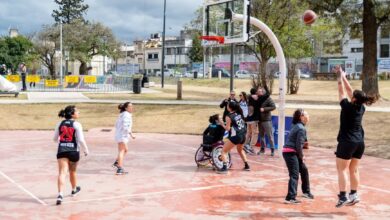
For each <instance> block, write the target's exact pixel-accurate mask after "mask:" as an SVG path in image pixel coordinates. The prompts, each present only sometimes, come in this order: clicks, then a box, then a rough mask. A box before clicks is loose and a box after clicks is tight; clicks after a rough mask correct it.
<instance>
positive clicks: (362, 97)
mask: <svg viewBox="0 0 390 220" xmlns="http://www.w3.org/2000/svg"><path fill="white" fill-rule="evenodd" d="M353 97H354V98H355V102H354V103H355V104H357V105H363V104H365V105H372V104H373V103H375V102H376V99H375V97H371V96H368V95H367V94H366V93H365V92H363V91H361V90H355V91H353Z"/></svg>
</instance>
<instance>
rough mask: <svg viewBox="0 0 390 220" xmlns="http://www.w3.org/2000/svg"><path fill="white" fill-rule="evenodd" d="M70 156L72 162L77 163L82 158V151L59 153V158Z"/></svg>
mask: <svg viewBox="0 0 390 220" xmlns="http://www.w3.org/2000/svg"><path fill="white" fill-rule="evenodd" d="M60 158H68V159H69V161H70V162H73V163H76V162H78V161H79V160H80V152H77V151H70V152H62V153H58V154H57V159H60Z"/></svg>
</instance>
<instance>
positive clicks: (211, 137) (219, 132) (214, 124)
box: [203, 114, 225, 145]
mask: <svg viewBox="0 0 390 220" xmlns="http://www.w3.org/2000/svg"><path fill="white" fill-rule="evenodd" d="M219 119H220V116H219V114H215V115H212V116H210V118H209V122H210V124H209V126H208V127H207V128H206V129H205V130H204V132H203V144H204V145H213V144H215V143H218V142H221V141H222V139H223V135H224V133H225V129H224V128H223V127H222V126H221V125H220V124H219Z"/></svg>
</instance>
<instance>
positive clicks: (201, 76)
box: [183, 71, 203, 78]
mask: <svg viewBox="0 0 390 220" xmlns="http://www.w3.org/2000/svg"><path fill="white" fill-rule="evenodd" d="M195 72H197V77H198V78H203V71H202V72H199V71H191V72H185V73H183V77H187V78H194V76H195V74H194V73H195Z"/></svg>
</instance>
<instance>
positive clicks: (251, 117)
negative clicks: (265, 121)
mask: <svg viewBox="0 0 390 220" xmlns="http://www.w3.org/2000/svg"><path fill="white" fill-rule="evenodd" d="M258 109H259V105H258V102H257V100H255V99H253V98H252V95H249V96H248V117H246V120H247V121H258V120H259V110H258Z"/></svg>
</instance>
